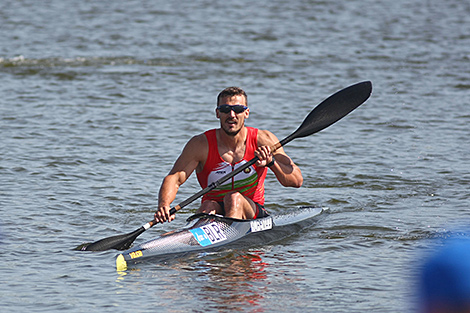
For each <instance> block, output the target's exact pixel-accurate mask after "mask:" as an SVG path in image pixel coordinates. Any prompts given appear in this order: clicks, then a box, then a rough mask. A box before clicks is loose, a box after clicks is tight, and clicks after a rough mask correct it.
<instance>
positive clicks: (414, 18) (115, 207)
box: [0, 0, 470, 312]
mask: <svg viewBox="0 0 470 313" xmlns="http://www.w3.org/2000/svg"><path fill="white" fill-rule="evenodd" d="M469 24H470V4H469V2H468V1H463V0H449V1H437V0H427V1H406V0H396V1H393V2H392V1H371V0H364V1H358V0H353V1H308V0H303V1H300V0H299V1H296V0H293V1H291V0H290V1H287V0H275V1H265V0H262V1H257V2H253V1H245V0H242V1H236V2H234V3H229V2H226V1H175V2H169V1H137V0H133V1H132V0H130V1H108V0H104V1H89V0H83V1H59V0H46V1H40V2H38V1H34V0H22V1H14V0H4V1H2V3H1V4H0V25H1V26H0V38H1V39H0V79H1V80H0V81H1V84H0V95H1V96H0V175H1V179H0V209H1V218H0V236H1V237H0V238H1V239H0V242H1V243H0V248H1V254H0V263H1V266H0V280H1V284H2V288H1V291H0V298H1V300H0V301H1V302H0V304H1V306H2V311H5V312H85V311H88V312H151V311H154V312H229V311H240V312H287V311H288V312H413V311H415V307H416V304H415V300H414V295H415V294H416V290H415V288H414V277H415V276H416V268H417V264H418V263H419V262H420V260H421V259H422V257H423V255H424V253H425V251H428V250H430V249H431V247H432V246H434V245H436V244H435V243H434V242H432V243H430V242H429V241H430V239H431V238H437V239H440V238H443V237H446V236H448V235H449V233H451V232H452V229H453V227H454V226H455V225H457V224H460V223H464V224H465V222H466V221H470V218H469V217H470V216H469V215H470V214H469V210H468V209H469V200H468V199H469V198H470V191H469V183H470V170H469V169H470V164H469V163H470V162H469V157H468V155H469V152H470V151H469V145H468V138H469V135H470V127H469V124H470V110H469V108H470V50H469V47H470V33H469V31H468V25H469ZM364 80H370V81H372V83H373V88H374V90H373V93H372V96H371V98H370V99H369V100H368V101H367V102H366V103H365V104H364V105H362V106H361V107H360V108H358V109H357V110H356V111H354V112H353V113H351V114H350V115H349V116H347V117H346V118H345V119H344V120H341V121H340V122H338V123H337V124H335V125H333V126H331V127H329V128H327V129H325V130H323V131H322V132H320V133H318V134H316V135H313V136H311V137H308V138H304V139H298V140H295V141H293V142H291V143H289V144H288V145H287V146H286V147H285V149H286V151H287V153H288V154H289V155H290V156H291V157H292V158H293V159H294V160H295V162H296V163H297V164H298V165H299V166H300V168H301V170H302V172H303V175H304V185H303V187H302V188H300V189H288V188H283V187H282V186H280V185H279V184H278V183H277V182H276V180H275V178H274V176H273V175H272V173H271V174H269V175H268V178H267V182H266V188H267V193H266V198H267V203H266V207H267V209H268V210H269V211H270V212H271V213H273V214H281V213H283V212H289V211H291V210H295V209H296V208H297V207H299V206H302V205H315V206H319V207H328V208H329V211H328V213H325V214H323V215H322V216H321V217H320V218H319V220H318V221H317V222H316V223H315V224H314V225H313V226H312V227H309V228H308V229H305V230H304V231H302V232H300V233H295V234H293V236H292V237H290V238H288V239H284V240H282V241H279V242H277V243H274V244H270V245H267V246H255V247H246V248H244V249H232V250H225V251H221V252H219V253H214V254H200V255H194V256H190V257H186V258H179V259H174V260H171V261H168V262H165V263H156V264H146V265H143V266H141V267H138V268H136V269H134V270H129V271H126V272H116V270H115V263H114V262H115V260H114V258H115V255H116V251H107V252H99V253H84V252H77V251H73V250H72V248H73V247H75V246H77V245H78V244H80V243H83V242H87V241H94V240H97V239H101V238H104V237H108V236H111V235H116V234H122V233H127V232H130V231H132V230H134V229H136V228H138V227H139V226H141V225H142V224H144V223H145V222H147V221H149V220H150V219H152V217H153V212H154V210H155V208H156V201H157V194H158V189H159V186H160V183H161V181H162V179H163V177H164V176H165V174H166V173H168V171H169V170H170V168H171V165H172V163H173V162H174V160H175V158H176V156H177V155H178V154H179V153H180V151H181V149H182V147H183V145H184V144H185V143H186V142H187V141H188V140H189V138H191V136H193V135H195V134H198V133H201V132H203V131H204V130H206V129H209V128H214V127H218V121H217V120H216V118H215V114H214V107H215V103H216V96H217V94H218V92H219V91H220V90H222V89H223V88H225V87H227V86H232V85H236V86H240V87H242V88H244V89H245V90H246V92H247V93H248V97H249V105H250V107H251V115H250V118H249V120H248V121H247V124H248V125H249V126H254V127H258V128H262V129H269V130H271V131H272V132H273V133H275V134H276V135H277V136H278V137H279V138H280V139H281V138H284V137H285V136H287V135H289V134H290V133H291V132H292V131H294V130H295V128H297V126H299V125H300V123H301V122H302V120H303V118H304V117H305V116H306V115H307V114H308V113H309V112H310V110H311V109H313V108H314V107H315V106H316V105H317V104H318V103H320V102H321V101H322V100H323V99H325V98H326V97H328V96H329V95H331V94H332V93H334V92H336V91H338V90H340V89H342V88H344V87H347V86H349V85H351V84H354V83H357V82H360V81H364ZM197 191H199V187H198V184H197V181H196V179H195V177H191V179H190V180H189V181H188V182H187V183H186V184H185V185H183V187H182V188H181V189H180V193H179V194H178V197H177V199H176V202H180V201H182V200H184V199H186V198H187V197H189V196H191V195H192V194H194V193H196V192H197ZM196 207H197V203H194V204H193V205H190V206H189V207H187V208H184V209H183V210H182V211H180V212H179V213H178V215H177V219H176V220H175V221H174V222H173V223H171V224H165V225H158V226H156V227H154V228H153V229H151V230H149V231H147V232H146V233H144V234H143V235H142V236H140V237H139V238H138V239H137V241H136V242H141V241H143V240H148V239H151V238H153V237H155V236H157V235H159V234H161V233H163V232H166V231H169V230H173V229H177V228H180V227H182V226H183V225H184V224H185V222H184V221H185V219H186V218H187V217H189V216H190V215H191V214H192V213H193V212H194V211H195V209H196ZM437 241H438V242H439V240H437ZM437 244H438V243H437Z"/></svg>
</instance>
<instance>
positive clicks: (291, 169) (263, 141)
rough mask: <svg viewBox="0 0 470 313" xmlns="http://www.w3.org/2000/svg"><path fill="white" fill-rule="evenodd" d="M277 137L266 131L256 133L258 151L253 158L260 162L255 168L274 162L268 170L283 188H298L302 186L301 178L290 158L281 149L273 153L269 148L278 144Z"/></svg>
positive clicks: (298, 170)
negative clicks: (255, 157)
mask: <svg viewBox="0 0 470 313" xmlns="http://www.w3.org/2000/svg"><path fill="white" fill-rule="evenodd" d="M278 142H279V140H278V139H277V137H276V136H275V135H274V134H272V133H271V132H269V131H267V130H259V131H258V149H257V150H256V151H255V156H257V157H258V158H259V159H260V160H259V161H258V162H257V163H256V166H267V165H268V164H270V163H271V162H272V161H273V160H274V164H272V165H270V167H269V168H270V169H271V170H272V171H273V172H274V174H275V175H276V178H277V180H278V181H279V182H280V183H281V184H282V185H283V186H285V187H295V188H299V187H300V186H302V183H303V177H302V173H301V171H300V169H299V168H298V167H297V165H295V163H294V162H293V161H292V160H291V158H290V157H289V156H288V155H287V154H286V153H285V152H284V149H283V148H282V147H281V148H279V149H277V150H276V151H275V152H274V153H272V151H271V147H272V146H273V145H275V144H276V143H278Z"/></svg>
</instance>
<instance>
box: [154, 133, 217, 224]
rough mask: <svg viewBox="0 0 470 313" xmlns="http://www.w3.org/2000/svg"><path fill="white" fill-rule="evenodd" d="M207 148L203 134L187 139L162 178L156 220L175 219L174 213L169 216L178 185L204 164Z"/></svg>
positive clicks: (161, 221)
mask: <svg viewBox="0 0 470 313" xmlns="http://www.w3.org/2000/svg"><path fill="white" fill-rule="evenodd" d="M207 149H208V145H207V139H206V137H205V136H204V135H203V134H202V135H198V136H195V137H193V138H191V139H190V140H189V141H188V143H187V144H186V146H185V147H184V149H183V152H181V154H180V156H179V157H178V159H177V160H176V162H175V164H174V165H173V168H172V169H171V171H170V173H169V174H168V175H167V176H166V177H165V178H164V179H163V182H162V185H161V187H160V191H159V193H158V210H157V211H156V212H155V220H156V221H158V222H160V223H163V222H166V221H169V222H170V221H172V220H174V219H175V215H171V216H170V209H171V208H170V205H171V203H172V202H173V201H174V200H175V198H176V193H177V192H178V189H179V187H180V186H181V185H182V184H183V183H184V182H185V181H186V180H187V179H188V178H189V176H191V174H192V172H194V170H195V169H196V168H197V167H198V166H200V164H204V162H205V158H206V156H207Z"/></svg>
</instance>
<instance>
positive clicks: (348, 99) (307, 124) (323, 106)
mask: <svg viewBox="0 0 470 313" xmlns="http://www.w3.org/2000/svg"><path fill="white" fill-rule="evenodd" d="M371 92H372V83H371V82H370V81H365V82H361V83H358V84H355V85H352V86H349V87H346V88H344V89H342V90H340V91H338V92H336V93H335V94H333V95H331V96H330V97H328V98H327V99H325V100H324V101H323V102H322V103H320V104H319V105H318V106H317V107H315V109H313V111H312V112H310V114H309V115H308V116H307V117H306V118H305V120H304V121H303V123H302V125H300V126H299V128H297V130H296V131H295V132H294V133H292V135H290V136H289V137H287V138H286V139H284V140H282V141H281V144H282V145H284V144H286V143H288V142H289V141H291V140H293V139H295V138H301V137H306V136H309V135H311V134H313V133H316V132H319V131H321V130H322V129H325V128H326V127H328V126H330V125H332V124H334V123H336V122H337V121H339V120H340V119H342V118H343V117H345V116H346V115H348V114H349V113H351V112H352V111H353V110H354V109H356V108H357V107H358V106H360V105H361V104H363V103H364V102H365V101H366V100H367V99H368V98H369V96H370V94H371Z"/></svg>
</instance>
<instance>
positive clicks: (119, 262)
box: [116, 254, 127, 272]
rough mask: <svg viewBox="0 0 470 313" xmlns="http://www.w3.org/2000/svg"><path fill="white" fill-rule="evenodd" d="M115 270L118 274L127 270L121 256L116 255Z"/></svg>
mask: <svg viewBox="0 0 470 313" xmlns="http://www.w3.org/2000/svg"><path fill="white" fill-rule="evenodd" d="M116 270H117V271H118V272H120V271H125V270H127V262H126V260H125V259H124V257H123V256H122V254H120V255H118V257H117V258H116Z"/></svg>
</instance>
